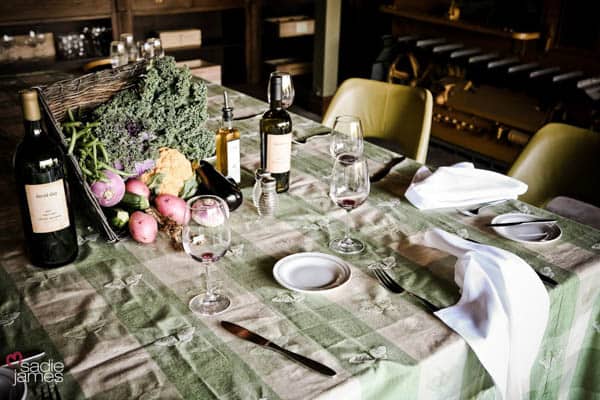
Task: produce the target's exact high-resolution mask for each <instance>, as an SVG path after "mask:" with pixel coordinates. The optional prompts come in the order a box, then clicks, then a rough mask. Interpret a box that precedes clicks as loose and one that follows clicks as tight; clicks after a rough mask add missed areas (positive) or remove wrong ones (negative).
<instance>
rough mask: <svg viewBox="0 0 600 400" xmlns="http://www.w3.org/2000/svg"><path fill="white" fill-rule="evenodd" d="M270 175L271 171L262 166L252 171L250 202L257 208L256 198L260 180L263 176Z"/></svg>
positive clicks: (257, 197) (258, 195)
mask: <svg viewBox="0 0 600 400" xmlns="http://www.w3.org/2000/svg"><path fill="white" fill-rule="evenodd" d="M266 177H269V178H270V177H271V173H270V172H269V171H267V170H265V169H263V168H259V169H257V170H256V171H255V172H254V179H255V181H254V187H253V188H252V202H253V203H254V207H256V208H258V200H259V199H260V193H261V187H260V181H261V180H262V179H263V178H266Z"/></svg>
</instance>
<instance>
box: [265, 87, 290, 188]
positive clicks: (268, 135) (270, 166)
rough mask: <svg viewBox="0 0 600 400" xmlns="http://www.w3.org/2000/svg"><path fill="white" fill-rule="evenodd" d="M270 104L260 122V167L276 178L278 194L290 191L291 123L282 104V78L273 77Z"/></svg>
mask: <svg viewBox="0 0 600 400" xmlns="http://www.w3.org/2000/svg"><path fill="white" fill-rule="evenodd" d="M270 95H271V103H270V107H269V110H268V111H267V112H266V113H265V114H264V115H263V116H262V119H261V120H260V166H261V168H262V169H265V170H267V171H269V172H270V173H271V176H272V177H273V178H275V181H276V188H277V193H281V192H287V190H288V189H289V187H290V164H291V158H292V119H291V118H290V114H288V113H287V111H285V110H284V109H283V106H282V104H281V97H282V90H281V76H277V75H274V76H272V77H271V93H270Z"/></svg>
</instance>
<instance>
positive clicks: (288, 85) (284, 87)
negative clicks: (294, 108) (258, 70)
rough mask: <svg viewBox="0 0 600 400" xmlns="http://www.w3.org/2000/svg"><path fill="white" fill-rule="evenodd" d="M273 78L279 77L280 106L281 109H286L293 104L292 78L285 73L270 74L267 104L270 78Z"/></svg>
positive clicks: (268, 93)
mask: <svg viewBox="0 0 600 400" xmlns="http://www.w3.org/2000/svg"><path fill="white" fill-rule="evenodd" d="M274 76H281V105H282V107H283V108H288V107H290V106H291V105H292V104H293V103H294V96H295V95H296V92H295V90H294V83H293V82H292V76H291V75H290V74H289V73H287V72H280V71H275V72H271V75H270V77H269V85H268V87H267V101H268V102H269V103H271V80H272V79H271V78H273V77H274Z"/></svg>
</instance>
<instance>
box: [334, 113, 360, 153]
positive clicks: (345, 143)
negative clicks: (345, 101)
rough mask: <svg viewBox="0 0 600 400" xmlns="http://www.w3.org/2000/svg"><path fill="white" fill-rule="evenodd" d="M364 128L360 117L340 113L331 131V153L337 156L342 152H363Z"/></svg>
mask: <svg viewBox="0 0 600 400" xmlns="http://www.w3.org/2000/svg"><path fill="white" fill-rule="evenodd" d="M362 151H363V130H362V124H361V122H360V118H358V117H355V116H354V115H339V116H337V117H336V118H335V122H334V123H333V129H332V131H331V144H330V146H329V153H330V154H331V156H332V157H334V158H335V157H337V156H338V155H340V154H342V153H353V154H359V155H360V154H362Z"/></svg>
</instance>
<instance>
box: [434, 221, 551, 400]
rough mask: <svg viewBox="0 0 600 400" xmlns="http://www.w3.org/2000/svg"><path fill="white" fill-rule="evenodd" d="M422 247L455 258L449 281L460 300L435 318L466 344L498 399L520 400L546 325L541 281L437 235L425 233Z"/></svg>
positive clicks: (492, 251)
mask: <svg viewBox="0 0 600 400" xmlns="http://www.w3.org/2000/svg"><path fill="white" fill-rule="evenodd" d="M425 245H426V246H428V247H434V248H437V249H439V250H442V251H444V252H447V253H450V254H452V255H454V256H456V257H457V258H458V260H457V262H456V266H455V271H454V280H455V281H456V283H457V284H458V286H459V287H460V288H461V290H462V296H461V298H460V300H459V301H458V303H456V304H455V305H454V306H451V307H448V308H444V309H442V310H440V311H437V312H436V313H435V315H437V316H438V317H439V318H440V319H441V320H442V321H444V323H446V325H448V326H449V327H450V328H452V329H453V330H454V331H456V332H457V333H458V334H459V335H461V336H462V337H463V339H464V340H465V341H466V342H467V343H468V344H469V346H470V347H471V349H472V350H473V352H474V353H475V354H476V355H477V358H478V359H479V361H480V362H481V364H482V365H483V367H484V368H485V369H486V370H487V371H488V373H489V374H490V376H491V377H492V379H493V381H494V384H495V385H496V388H497V390H498V392H499V393H500V395H501V397H502V398H504V399H510V400H513V399H514V400H518V399H523V398H525V397H526V395H527V393H528V392H529V376H530V374H531V368H532V366H533V363H534V361H535V359H536V356H537V354H538V351H539V348H540V344H541V342H542V339H543V337H544V331H545V330H546V324H547V322H548V312H549V305H550V300H549V298H548V293H547V292H546V289H545V288H544V285H543V284H542V281H541V280H540V279H539V278H538V276H537V275H536V273H535V271H534V270H533V269H532V268H531V266H529V264H527V263H526V262H525V261H523V260H522V259H521V258H519V257H518V256H516V255H514V254H512V253H509V252H508V251H505V250H502V249H499V248H496V247H492V246H487V245H483V244H477V243H473V242H469V241H466V240H464V239H462V238H460V237H458V236H455V235H452V234H450V233H447V232H444V231H442V230H440V229H433V230H430V231H428V232H426V233H425Z"/></svg>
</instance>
